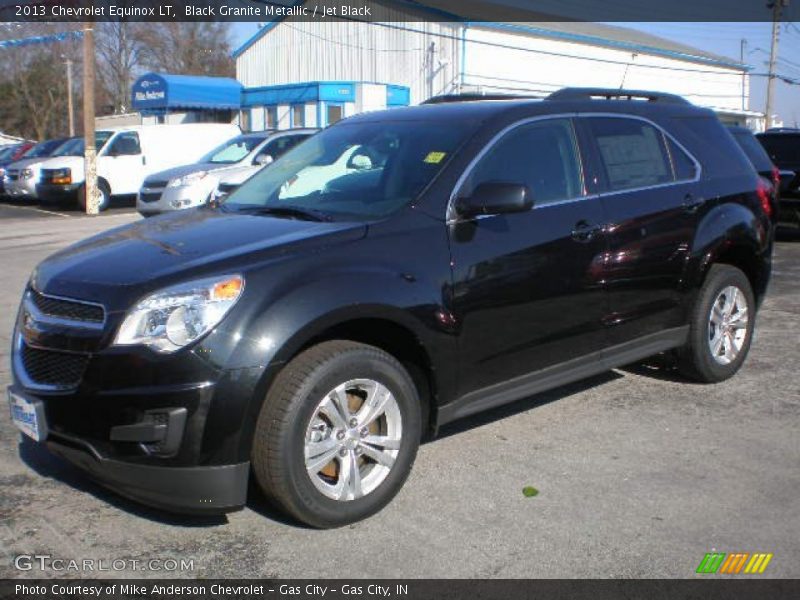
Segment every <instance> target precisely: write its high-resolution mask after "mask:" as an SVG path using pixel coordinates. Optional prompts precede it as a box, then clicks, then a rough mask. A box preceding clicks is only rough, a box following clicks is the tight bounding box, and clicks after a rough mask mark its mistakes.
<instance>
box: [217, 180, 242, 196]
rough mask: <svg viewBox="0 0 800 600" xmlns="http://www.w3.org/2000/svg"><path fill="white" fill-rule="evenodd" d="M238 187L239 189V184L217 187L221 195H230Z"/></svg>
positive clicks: (222, 184) (221, 184)
mask: <svg viewBox="0 0 800 600" xmlns="http://www.w3.org/2000/svg"><path fill="white" fill-rule="evenodd" d="M238 187H239V184H238V183H220V184H219V185H218V186H217V190H218V191H219V193H220V194H230V193H231V192H232V191H234V190H235V189H236V188H238Z"/></svg>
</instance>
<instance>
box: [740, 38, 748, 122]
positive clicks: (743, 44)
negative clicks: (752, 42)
mask: <svg viewBox="0 0 800 600" xmlns="http://www.w3.org/2000/svg"><path fill="white" fill-rule="evenodd" d="M746 48H747V40H746V39H745V38H742V41H741V44H740V45H739V63H741V65H742V110H747V96H746V88H747V70H746V69H745V68H744V51H745V49H746Z"/></svg>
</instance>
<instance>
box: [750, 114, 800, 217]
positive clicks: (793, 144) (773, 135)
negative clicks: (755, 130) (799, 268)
mask: <svg viewBox="0 0 800 600" xmlns="http://www.w3.org/2000/svg"><path fill="white" fill-rule="evenodd" d="M756 137H757V138H758V141H759V142H761V145H762V146H764V148H765V149H766V151H767V154H769V157H770V159H771V160H772V162H773V163H775V165H776V166H777V167H778V169H780V177H781V186H780V187H781V203H780V220H781V221H782V222H788V223H793V224H794V225H797V226H800V129H769V130H767V131H766V132H765V133H759V134H758V135H757V136H756Z"/></svg>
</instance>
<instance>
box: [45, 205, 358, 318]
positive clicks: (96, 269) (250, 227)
mask: <svg viewBox="0 0 800 600" xmlns="http://www.w3.org/2000/svg"><path fill="white" fill-rule="evenodd" d="M366 229H367V228H366V225H365V224H363V223H329V222H315V221H301V220H294V219H283V218H275V217H270V216H265V215H252V214H250V215H248V214H242V213H231V212H224V211H223V210H221V209H212V208H200V209H190V210H185V211H178V212H175V213H169V214H166V215H162V216H160V217H153V218H149V219H145V220H142V221H138V222H136V223H133V224H131V225H126V226H123V227H119V228H116V229H111V230H109V231H107V232H104V233H101V234H99V235H96V236H93V237H91V238H88V239H86V240H83V241H81V242H78V243H77V244H74V245H72V246H69V247H68V248H66V249H64V250H61V251H60V252H58V253H56V254H54V255H52V256H50V257H49V258H47V259H46V260H44V261H43V262H42V263H41V264H40V265H39V266H38V267H37V268H36V270H35V271H34V276H33V285H34V287H35V288H36V289H37V290H39V291H41V292H44V293H46V294H52V295H55V296H64V297H69V298H76V299H81V300H87V301H94V302H100V303H102V304H105V305H106V306H107V307H108V309H109V310H111V311H114V310H125V309H126V308H127V307H128V305H129V304H130V302H131V300H132V296H136V297H137V298H138V297H140V296H141V295H144V294H146V293H149V292H150V291H153V290H155V289H158V288H161V287H164V286H165V285H171V284H173V283H178V282H181V281H186V280H189V279H194V278H197V277H204V276H211V275H214V274H217V273H219V274H224V273H230V272H237V271H246V270H247V266H248V265H250V264H255V263H258V264H264V262H268V261H269V260H273V259H274V260H277V259H279V258H285V257H286V256H287V255H291V254H292V253H299V252H302V251H303V250H308V249H310V248H318V247H320V246H327V245H331V244H336V243H342V242H345V241H349V240H356V239H359V238H361V237H363V236H364V234H365V232H366Z"/></svg>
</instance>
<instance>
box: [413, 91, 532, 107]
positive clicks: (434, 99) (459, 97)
mask: <svg viewBox="0 0 800 600" xmlns="http://www.w3.org/2000/svg"><path fill="white" fill-rule="evenodd" d="M480 100H541V97H540V96H523V95H519V94H480V93H477V92H468V93H464V94H442V95H440V96H431V97H430V98H428V99H427V100H425V101H424V102H422V103H421V104H447V103H449V102H477V101H480Z"/></svg>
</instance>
